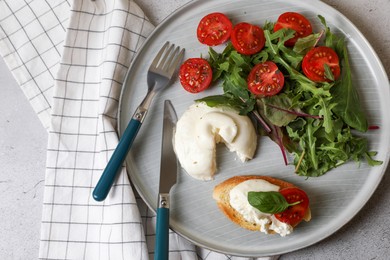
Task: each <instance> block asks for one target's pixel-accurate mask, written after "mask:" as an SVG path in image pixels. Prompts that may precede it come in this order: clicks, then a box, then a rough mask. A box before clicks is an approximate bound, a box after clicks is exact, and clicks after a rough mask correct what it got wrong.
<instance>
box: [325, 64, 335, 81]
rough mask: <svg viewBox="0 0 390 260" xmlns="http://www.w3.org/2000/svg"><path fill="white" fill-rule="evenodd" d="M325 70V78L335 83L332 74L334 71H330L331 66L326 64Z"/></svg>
mask: <svg viewBox="0 0 390 260" xmlns="http://www.w3.org/2000/svg"><path fill="white" fill-rule="evenodd" d="M324 70H325V77H326V78H327V79H329V80H331V81H334V75H333V73H332V70H331V69H330V67H329V65H328V64H326V63H324Z"/></svg>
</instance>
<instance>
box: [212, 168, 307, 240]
mask: <svg viewBox="0 0 390 260" xmlns="http://www.w3.org/2000/svg"><path fill="white" fill-rule="evenodd" d="M252 179H262V180H265V181H268V182H269V183H272V184H274V185H277V186H279V187H280V189H284V188H298V187H296V186H295V185H293V184H291V183H289V182H286V181H283V180H280V179H276V178H273V177H269V176H258V175H245V176H235V177H232V178H230V179H227V180H225V181H224V182H222V183H220V184H218V185H217V186H215V188H214V191H213V198H214V199H215V200H216V202H217V205H218V207H219V208H220V209H221V211H222V212H223V213H224V214H225V215H226V217H228V218H229V219H230V220H231V221H233V222H234V223H236V224H238V225H240V226H241V227H243V228H246V229H249V230H252V231H259V226H258V225H257V224H256V223H254V222H249V221H247V220H246V219H244V218H243V216H242V215H241V214H240V213H239V212H238V211H236V210H235V209H234V208H233V207H232V206H231V205H230V196H229V194H230V190H231V189H233V188H234V187H235V186H236V185H238V184H239V183H241V182H244V181H246V180H252ZM310 218H311V213H310V208H309V209H308V210H307V212H306V214H305V217H304V218H303V219H304V220H305V221H309V220H310ZM270 233H274V232H273V231H272V230H271V231H270Z"/></svg>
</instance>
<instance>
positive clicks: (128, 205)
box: [0, 0, 277, 260]
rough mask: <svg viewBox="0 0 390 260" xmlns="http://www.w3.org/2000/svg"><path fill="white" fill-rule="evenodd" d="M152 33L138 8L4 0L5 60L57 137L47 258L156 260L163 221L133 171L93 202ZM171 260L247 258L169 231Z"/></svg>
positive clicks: (43, 248) (47, 208) (51, 161)
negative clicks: (129, 85)
mask: <svg viewBox="0 0 390 260" xmlns="http://www.w3.org/2000/svg"><path fill="white" fill-rule="evenodd" d="M153 29H154V26H153V25H152V24H151V23H150V22H149V20H148V18H147V17H146V16H145V14H144V13H143V11H142V10H141V9H140V8H139V7H138V5H137V4H136V3H135V2H133V1H127V0H116V1H109V0H107V1H104V0H96V1H90V0H81V1H70V0H51V1H46V0H31V1H26V0H24V1H21V0H5V1H0V53H1V55H2V57H3V59H4V60H5V62H6V64H7V65H8V67H9V69H10V70H11V72H12V73H13V75H14V77H15V79H16V81H17V82H18V83H19V85H20V87H21V88H22V90H23V92H24V94H25V95H26V97H27V99H28V100H29V101H30V103H31V105H32V107H33V109H34V111H35V112H36V113H37V115H38V117H39V119H40V120H41V122H42V124H43V126H44V127H45V128H46V129H48V135H49V136H48V137H49V138H48V146H47V162H46V176H45V187H44V201H43V211H42V224H41V238H40V250H39V259H142V260H143V259H152V258H153V252H154V237H155V215H154V213H153V212H152V211H151V210H150V209H148V207H147V206H146V205H145V203H144V202H143V201H142V200H141V199H140V198H139V197H138V196H137V195H136V194H134V193H133V189H132V186H131V184H130V181H129V178H128V176H127V174H126V170H125V168H123V169H122V171H121V173H120V175H119V176H118V178H117V179H116V181H115V183H114V186H113V188H112V189H111V192H110V193H109V195H108V197H107V199H106V200H105V201H104V202H96V201H94V200H93V198H92V196H91V194H92V190H93V188H94V186H95V184H96V183H97V181H98V179H99V178H100V176H101V173H102V171H103V169H104V167H105V165H106V164H107V162H108V160H109V158H110V156H111V155H112V153H113V151H114V149H115V147H116V144H117V143H118V135H117V129H116V126H117V113H118V102H119V95H120V92H121V88H122V82H123V80H124V78H125V74H126V72H127V70H128V68H129V66H130V63H131V60H132V58H133V57H134V55H135V53H136V52H137V50H138V49H139V48H140V46H141V45H142V43H143V41H144V40H145V39H146V37H147V36H148V35H149V34H150V33H151V32H152V30H153ZM272 258H273V259H277V257H272ZM272 258H264V259H272ZM170 259H174V260H175V259H216V260H219V259H221V260H222V259H236V260H238V259H247V258H241V257H233V256H227V255H224V254H220V253H216V252H212V251H209V250H207V249H203V248H197V247H195V246H194V245H192V244H191V243H189V242H188V241H187V240H185V239H183V238H182V237H180V236H178V235H177V234H176V233H174V232H172V231H171V232H170Z"/></svg>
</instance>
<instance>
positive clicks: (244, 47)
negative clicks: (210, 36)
mask: <svg viewBox="0 0 390 260" xmlns="http://www.w3.org/2000/svg"><path fill="white" fill-rule="evenodd" d="M230 38H231V41H232V44H233V47H234V48H235V49H236V50H237V51H238V52H239V53H241V54H244V55H252V54H255V53H257V52H259V51H261V49H263V47H264V44H265V36H264V31H263V29H261V28H260V27H259V26H256V25H253V24H249V23H239V24H237V25H236V26H234V28H233V31H232V35H231V36H230Z"/></svg>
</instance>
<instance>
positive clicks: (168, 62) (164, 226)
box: [92, 42, 185, 260]
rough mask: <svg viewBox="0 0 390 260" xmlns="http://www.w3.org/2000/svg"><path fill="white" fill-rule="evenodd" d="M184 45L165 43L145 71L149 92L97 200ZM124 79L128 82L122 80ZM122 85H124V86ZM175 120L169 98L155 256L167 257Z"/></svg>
mask: <svg viewBox="0 0 390 260" xmlns="http://www.w3.org/2000/svg"><path fill="white" fill-rule="evenodd" d="M184 51H185V49H184V48H180V47H179V46H177V47H175V45H174V44H170V43H169V42H166V43H165V44H164V46H163V47H162V48H161V49H160V51H159V52H158V53H157V55H156V56H155V58H154V60H153V61H152V63H151V65H150V67H149V69H148V72H147V84H148V91H147V94H146V96H145V98H144V99H143V101H142V102H141V104H140V105H139V106H138V107H137V109H136V111H135V112H134V114H133V116H132V118H131V120H130V122H129V123H128V125H127V127H126V129H125V132H124V133H123V135H122V136H121V138H120V140H119V143H118V145H117V147H116V149H115V151H114V153H113V154H112V156H111V158H110V160H109V162H108V164H107V166H106V168H105V169H104V171H103V174H102V176H101V177H100V179H99V181H98V183H97V184H96V186H95V189H94V191H93V194H92V195H93V198H94V199H95V200H96V201H103V200H104V199H105V198H106V197H107V195H108V193H109V191H110V189H111V187H112V185H113V183H114V180H115V178H116V176H117V174H118V172H120V170H121V169H122V167H123V162H124V161H125V159H126V156H127V154H128V152H129V150H130V148H131V146H132V144H133V142H134V139H135V137H136V136H137V133H138V131H139V129H140V128H141V125H142V123H143V121H144V119H145V117H146V114H147V112H148V110H149V108H150V106H151V104H152V101H153V98H154V97H155V95H156V94H157V93H158V92H160V91H161V90H163V89H164V88H166V87H167V86H169V84H170V83H171V81H172V79H173V78H174V74H175V72H176V70H177V68H178V67H179V65H180V64H181V61H182V59H183V57H184ZM125 82H127V81H125ZM123 87H124V88H125V87H126V86H123ZM176 121H177V115H176V112H175V110H174V107H173V105H172V103H171V102H170V101H169V100H165V102H164V116H163V130H162V146H161V147H162V150H161V151H162V153H161V162H160V186H159V195H158V198H157V200H158V204H157V220H156V245H155V254H154V255H155V257H154V259H156V260H157V259H158V260H163V259H168V249H169V191H170V189H171V188H172V186H173V185H174V184H175V183H176V180H177V172H178V160H177V158H176V155H175V153H174V150H173V143H172V140H173V134H174V128H175V125H176Z"/></svg>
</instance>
